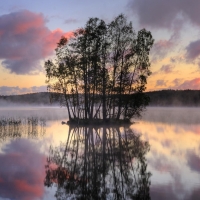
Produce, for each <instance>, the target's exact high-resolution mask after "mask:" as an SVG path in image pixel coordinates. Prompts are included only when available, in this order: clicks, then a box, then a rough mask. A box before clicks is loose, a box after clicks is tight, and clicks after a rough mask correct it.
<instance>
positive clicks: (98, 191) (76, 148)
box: [44, 127, 151, 200]
mask: <svg viewBox="0 0 200 200" xmlns="http://www.w3.org/2000/svg"><path fill="white" fill-rule="evenodd" d="M149 149H150V146H149V143H148V142H143V141H141V139H140V136H139V135H136V134H134V133H133V132H132V130H131V129H129V128H125V127H124V128H119V127H112V128H111V127H103V128H98V127H96V128H92V127H81V128H70V129H69V134H68V139H67V142H66V143H61V144H60V146H59V147H56V148H53V147H50V155H49V157H48V159H47V165H46V177H45V182H44V183H45V185H46V186H48V187H50V186H52V185H56V186H57V191H56V194H55V196H56V197H57V199H67V198H70V199H145V200H146V199H150V196H149V187H150V176H151V174H150V173H149V172H147V162H146V158H145V154H146V153H147V152H148V151H149Z"/></svg>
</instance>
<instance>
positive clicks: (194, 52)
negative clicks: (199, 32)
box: [186, 40, 200, 61]
mask: <svg viewBox="0 0 200 200" xmlns="http://www.w3.org/2000/svg"><path fill="white" fill-rule="evenodd" d="M199 55H200V40H196V41H193V42H191V43H190V44H189V45H188V46H187V47H186V60H187V61H194V60H195V59H196V58H197V57H198V56H199Z"/></svg>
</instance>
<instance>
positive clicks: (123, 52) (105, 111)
mask: <svg viewBox="0 0 200 200" xmlns="http://www.w3.org/2000/svg"><path fill="white" fill-rule="evenodd" d="M153 42H154V40H153V38H152V35H151V33H150V32H149V31H146V30H145V29H142V30H140V31H139V32H138V33H136V32H135V31H134V30H133V27H132V23H131V22H128V21H127V19H126V17H125V16H124V15H123V14H121V15H119V16H118V17H116V18H115V19H114V20H113V21H112V22H111V23H108V24H106V23H105V21H103V20H100V19H98V18H90V19H89V20H88V21H87V23H86V25H85V27H84V28H79V29H78V30H76V31H75V32H74V34H73V37H71V38H70V39H67V38H65V37H62V38H61V39H60V41H59V42H58V45H57V48H56V59H55V60H53V61H52V60H48V61H46V62H45V70H46V77H47V80H46V82H47V84H48V91H49V92H51V94H52V99H53V98H56V99H58V95H59V101H60V103H61V105H63V106H66V107H67V111H68V116H69V121H68V123H69V124H84V125H89V124H92V125H94V124H116V123H119V124H121V123H130V120H131V118H132V117H133V116H138V115H140V113H141V111H142V110H143V109H144V108H145V106H146V105H148V102H149V98H148V96H147V95H145V93H144V91H145V85H146V83H147V78H148V76H149V75H150V74H151V72H150V69H149V67H150V62H149V52H150V49H151V47H152V45H153Z"/></svg>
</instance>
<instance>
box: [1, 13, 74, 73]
mask: <svg viewBox="0 0 200 200" xmlns="http://www.w3.org/2000/svg"><path fill="white" fill-rule="evenodd" d="M45 23H46V21H45V18H44V16H43V15H42V14H37V13H33V12H30V11H27V10H22V11H19V12H13V13H10V14H6V15H1V16H0V59H2V60H3V62H2V65H3V66H4V67H5V68H7V69H8V70H10V72H11V73H16V74H30V73H33V72H36V71H37V72H38V71H40V70H41V66H40V61H41V60H43V59H44V58H46V57H48V56H51V55H52V54H53V52H54V49H55V48H56V44H57V43H58V41H59V39H60V38H61V36H62V35H65V36H66V37H70V36H72V34H73V33H72V32H69V33H64V32H63V31H62V30H60V29H57V30H54V31H51V30H49V29H48V28H47V27H46V26H45Z"/></svg>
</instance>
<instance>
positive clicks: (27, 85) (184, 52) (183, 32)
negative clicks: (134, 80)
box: [0, 0, 200, 95]
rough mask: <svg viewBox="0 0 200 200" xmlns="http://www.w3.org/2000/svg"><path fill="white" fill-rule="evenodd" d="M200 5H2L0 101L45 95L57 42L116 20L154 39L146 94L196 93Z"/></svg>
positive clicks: (123, 0) (60, 1)
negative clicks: (94, 23)
mask: <svg viewBox="0 0 200 200" xmlns="http://www.w3.org/2000/svg"><path fill="white" fill-rule="evenodd" d="M199 10H200V0H167V1H166V0H101V1H97V0H48V1H47V0H35V1H31V0H1V4H0V95H13V94H24V93H33V92H45V91H47V86H46V84H45V79H46V77H45V71H44V62H45V61H46V60H48V59H53V56H54V53H55V48H56V44H57V42H58V41H59V39H60V38H61V36H66V37H70V36H71V34H72V32H73V31H74V30H76V29H78V28H81V27H83V26H84V25H85V24H86V22H87V20H88V19H89V18H91V17H98V18H100V19H103V20H105V21H106V22H107V23H109V22H110V21H112V20H113V19H114V18H115V17H117V16H118V15H119V14H121V13H123V14H124V15H126V17H127V19H128V20H129V21H132V23H133V28H134V30H135V31H136V32H138V31H139V30H140V29H142V28H145V29H147V30H148V31H151V33H152V35H153V38H154V39H155V42H154V45H153V48H152V49H151V53H150V60H151V68H150V69H151V71H152V74H151V76H150V77H149V78H148V83H147V89H146V90H147V91H154V90H163V89H175V90H183V89H200V76H199V74H200V17H199V16H200V15H199Z"/></svg>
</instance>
